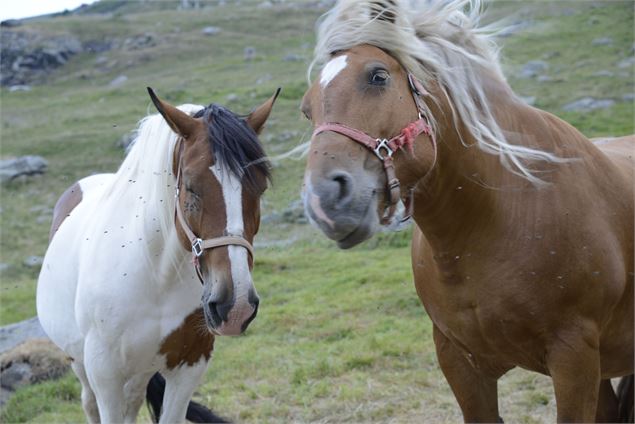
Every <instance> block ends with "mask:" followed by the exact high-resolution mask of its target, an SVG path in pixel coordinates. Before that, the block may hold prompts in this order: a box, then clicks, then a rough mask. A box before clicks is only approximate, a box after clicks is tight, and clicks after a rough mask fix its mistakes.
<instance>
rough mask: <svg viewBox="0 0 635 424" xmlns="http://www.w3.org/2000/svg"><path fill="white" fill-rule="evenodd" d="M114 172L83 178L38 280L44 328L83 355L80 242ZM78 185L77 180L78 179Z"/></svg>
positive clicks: (57, 228) (55, 339)
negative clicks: (77, 308)
mask: <svg viewBox="0 0 635 424" xmlns="http://www.w3.org/2000/svg"><path fill="white" fill-rule="evenodd" d="M109 178H110V175H95V176H93V177H88V178H86V179H84V180H81V181H80V182H79V183H78V184H79V186H80V187H81V190H82V192H83V196H82V197H81V198H80V200H81V201H80V202H79V203H78V204H77V205H76V206H75V207H74V208H73V209H72V211H70V210H69V211H67V212H65V214H67V215H68V216H65V217H64V218H63V219H60V220H57V222H56V223H54V227H55V228H54V230H55V231H52V234H51V236H52V239H51V241H50V243H49V247H48V249H47V250H46V254H45V256H44V262H43V264H42V269H41V270H40V275H39V277H38V283H37V293H36V308H37V314H38V319H39V320H40V324H41V325H42V328H43V329H44V331H45V332H46V334H47V335H48V336H49V337H50V338H51V340H52V341H53V342H54V343H55V344H56V345H57V346H59V347H60V348H61V349H62V350H64V351H65V352H66V353H67V354H69V355H70V356H71V357H73V358H76V357H81V355H82V346H83V336H82V334H81V332H80V331H79V328H78V325H77V320H76V316H75V298H76V293H77V281H78V279H77V277H78V265H79V251H78V250H79V246H80V244H81V237H82V231H83V230H84V223H85V221H86V219H87V217H88V216H89V215H90V210H91V203H93V201H94V198H95V197H96V195H98V192H99V191H100V190H99V187H102V186H103V185H104V184H105V183H106V182H107V180H108V179H109ZM76 185H77V183H76Z"/></svg>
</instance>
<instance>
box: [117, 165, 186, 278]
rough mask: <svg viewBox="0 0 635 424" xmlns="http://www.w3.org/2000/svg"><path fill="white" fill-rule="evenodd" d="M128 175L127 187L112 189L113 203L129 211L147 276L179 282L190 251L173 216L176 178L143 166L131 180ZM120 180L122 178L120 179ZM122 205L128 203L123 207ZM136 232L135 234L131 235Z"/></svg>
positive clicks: (134, 237) (124, 182)
mask: <svg viewBox="0 0 635 424" xmlns="http://www.w3.org/2000/svg"><path fill="white" fill-rule="evenodd" d="M127 178H128V176H125V181H123V180H122V181H123V184H125V185H126V186H125V187H124V190H122V191H120V192H119V193H118V194H117V193H112V195H111V196H110V200H111V202H112V203H111V204H112V206H113V207H114V208H115V209H116V210H119V211H122V212H123V213H125V214H127V215H128V216H127V217H126V218H125V220H126V221H127V222H128V224H127V227H126V228H129V229H130V231H131V236H130V238H131V239H132V241H133V242H135V241H136V242H138V243H141V244H142V246H144V247H145V248H144V249H138V251H139V252H140V255H142V257H141V258H137V259H138V260H139V261H140V262H139V263H140V264H143V265H144V268H145V272H146V273H147V274H148V277H149V278H150V279H151V280H152V281H153V282H155V283H156V284H158V285H159V286H165V287H167V286H171V285H173V284H178V282H180V281H181V280H182V279H183V278H184V275H186V276H190V273H188V272H185V270H187V269H189V266H190V264H189V262H190V258H191V255H190V254H189V252H188V251H186V250H185V249H184V248H183V246H182V245H181V243H180V241H179V237H178V234H177V229H176V225H177V224H176V222H175V219H174V201H175V197H174V191H173V190H174V187H175V184H176V181H175V178H174V177H173V176H172V174H171V173H170V172H169V171H168V172H166V173H165V174H164V175H162V174H161V173H160V172H159V171H158V170H153V169H144V170H143V171H140V172H137V173H136V174H135V176H133V178H134V179H133V180H132V181H134V183H132V184H130V183H129V180H128V179H127ZM120 182H121V181H120ZM122 205H127V207H123V206H122ZM132 234H134V236H132Z"/></svg>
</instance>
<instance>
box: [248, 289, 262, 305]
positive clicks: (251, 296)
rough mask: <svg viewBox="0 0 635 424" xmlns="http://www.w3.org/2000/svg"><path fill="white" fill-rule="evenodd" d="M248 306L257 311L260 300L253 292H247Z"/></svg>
mask: <svg viewBox="0 0 635 424" xmlns="http://www.w3.org/2000/svg"><path fill="white" fill-rule="evenodd" d="M248 299H249V304H250V305H251V306H253V307H254V309H258V305H259V304H260V298H259V297H258V295H257V294H256V292H255V291H254V290H250V291H249V298H248Z"/></svg>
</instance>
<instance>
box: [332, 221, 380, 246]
mask: <svg viewBox="0 0 635 424" xmlns="http://www.w3.org/2000/svg"><path fill="white" fill-rule="evenodd" d="M375 232H376V226H375V225H368V224H365V223H362V224H361V225H360V226H359V227H357V228H356V229H355V230H354V231H353V232H351V233H349V234H348V235H347V236H346V237H344V238H342V239H340V240H337V241H336V242H337V247H339V248H340V249H350V248H351V247H355V246H357V245H358V244H360V243H362V242H364V241H366V240H368V239H369V238H371V237H372V236H373V235H374V234H375Z"/></svg>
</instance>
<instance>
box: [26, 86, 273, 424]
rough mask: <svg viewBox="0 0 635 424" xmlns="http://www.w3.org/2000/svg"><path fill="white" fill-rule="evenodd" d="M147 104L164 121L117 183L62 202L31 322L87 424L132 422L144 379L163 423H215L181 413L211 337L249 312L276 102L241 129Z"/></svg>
mask: <svg viewBox="0 0 635 424" xmlns="http://www.w3.org/2000/svg"><path fill="white" fill-rule="evenodd" d="M148 91H149V93H150V96H151V99H152V101H153V103H154V105H155V106H156V107H157V109H158V111H159V113H160V114H157V115H153V116H149V117H147V118H145V119H144V120H143V121H142V122H141V123H140V126H139V129H138V134H137V137H136V140H135V142H134V145H133V147H132V149H131V150H130V152H129V153H128V155H127V157H126V159H125V160H124V162H123V164H122V165H121V167H120V168H119V170H118V171H117V173H115V174H99V175H94V176H91V177H87V178H84V179H82V180H80V181H78V182H77V183H75V184H73V186H72V187H70V188H69V189H68V190H67V191H66V192H65V193H64V194H63V195H62V197H61V198H60V200H59V201H58V203H57V205H56V207H55V212H54V218H53V225H52V229H51V239H50V244H49V247H48V250H47V252H46V256H45V258H44V264H43V266H42V270H41V273H40V277H39V280H38V287H37V311H38V317H39V319H40V322H41V323H42V326H43V327H44V330H45V331H46V333H47V334H48V335H49V337H50V338H51V340H53V342H55V343H56V344H57V345H58V346H59V347H60V348H61V349H62V350H63V351H65V352H66V353H67V354H68V355H69V356H70V357H71V358H72V368H73V370H74V371H75V373H76V374H77V376H78V378H79V380H80V381H81V383H82V405H83V408H84V411H85V413H86V416H87V418H88V420H89V421H90V422H102V423H121V422H133V421H134V420H135V419H136V417H137V414H138V411H139V408H140V407H141V405H142V403H143V399H144V397H145V394H146V386H148V383H149V381H150V380H151V378H152V384H151V385H150V386H148V395H149V399H150V400H154V401H155V402H156V400H157V399H162V406H160V405H156V404H155V405H153V408H154V411H155V413H156V415H158V414H160V422H166V423H174V422H183V421H184V420H185V418H186V411H187V412H188V419H194V418H192V417H191V415H194V414H197V413H198V414H202V415H200V416H199V419H200V420H203V421H209V420H215V419H217V417H215V416H214V415H213V414H212V415H210V413H209V411H207V412H206V410H205V408H202V409H201V408H198V409H196V408H195V406H197V405H193V404H190V407H189V410H188V403H189V400H190V398H191V397H192V393H193V391H194V389H195V388H196V387H197V385H198V383H199V380H200V378H201V376H202V375H203V373H204V372H205V370H206V369H207V364H208V361H209V359H210V356H211V353H212V349H213V344H214V337H215V336H217V335H236V334H241V333H242V332H243V331H244V330H245V329H246V328H247V326H248V325H249V323H250V322H251V321H252V320H253V319H254V318H255V316H256V313H257V310H258V302H259V299H258V295H257V294H256V289H255V287H254V284H253V281H252V277H251V270H252V267H253V248H252V243H253V239H254V236H255V235H256V233H257V232H258V227H259V223H260V197H261V195H262V193H263V192H264V191H265V189H266V187H267V181H268V179H269V175H270V174H269V172H270V171H269V163H268V161H267V159H266V157H265V154H264V151H263V149H262V146H261V145H260V142H259V141H258V136H257V134H258V133H259V132H260V131H261V129H262V128H263V126H264V124H265V121H266V120H267V118H268V116H269V113H270V112H271V108H272V106H273V104H274V102H275V99H276V97H277V95H278V92H279V90H278V92H276V93H275V94H274V96H272V97H271V98H270V99H269V100H267V101H266V102H265V103H264V104H262V105H261V106H259V107H258V108H256V109H255V110H254V111H253V112H252V113H251V114H250V115H248V116H247V117H245V118H241V117H239V116H237V115H235V114H234V113H233V112H231V111H229V110H227V109H225V108H224V107H222V106H219V105H216V104H211V105H209V106H207V107H205V108H203V107H201V106H195V105H183V106H180V107H179V108H176V107H173V106H171V105H169V104H168V103H166V102H164V101H162V100H160V99H159V98H158V97H156V95H154V93H153V91H152V90H151V89H148ZM157 371H159V372H161V374H162V375H163V376H164V377H165V380H163V377H162V376H161V375H159V374H155V373H156V372H157ZM153 375H154V377H153ZM154 388H158V389H159V390H160V391H163V390H165V393H155V394H154V395H153V396H150V394H151V393H154ZM198 406H200V405H198Z"/></svg>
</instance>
